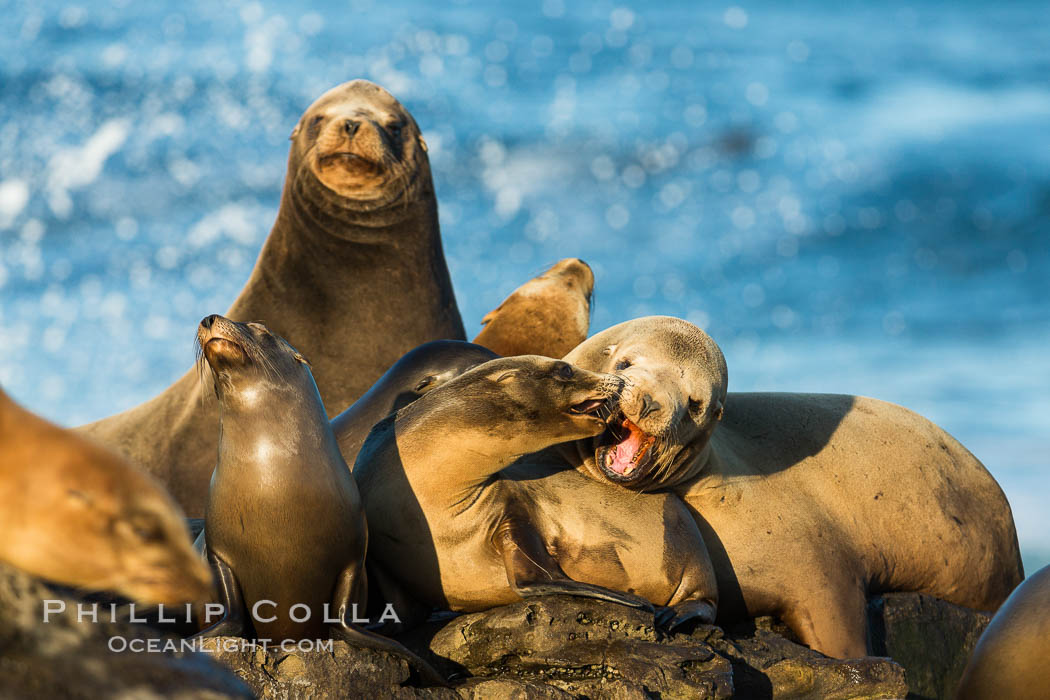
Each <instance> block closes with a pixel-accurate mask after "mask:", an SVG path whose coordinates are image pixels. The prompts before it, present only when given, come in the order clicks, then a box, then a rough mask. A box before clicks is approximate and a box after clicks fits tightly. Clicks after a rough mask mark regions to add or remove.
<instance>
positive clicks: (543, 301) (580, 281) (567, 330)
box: [474, 258, 594, 357]
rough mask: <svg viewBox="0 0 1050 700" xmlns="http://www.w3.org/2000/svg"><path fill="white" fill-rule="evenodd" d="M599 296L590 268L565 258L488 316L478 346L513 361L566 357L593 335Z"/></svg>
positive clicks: (580, 262) (476, 340) (530, 281)
mask: <svg viewBox="0 0 1050 700" xmlns="http://www.w3.org/2000/svg"><path fill="white" fill-rule="evenodd" d="M593 296H594V272H593V271H592V270H591V267H590V265H588V264H587V263H585V262H584V261H583V260H580V259H579V258H565V259H563V260H560V261H558V262H557V263H555V264H554V265H553V266H552V267H551V268H550V269H549V270H547V271H546V272H544V273H543V274H542V275H539V276H538V277H534V278H532V279H531V280H529V281H528V282H526V283H525V284H523V285H521V286H520V287H518V288H517V289H515V290H514V292H513V293H512V294H511V295H510V296H509V297H507V298H506V299H504V300H503V303H501V304H500V305H499V306H498V307H496V308H495V309H493V310H492V311H490V312H488V313H487V314H485V318H483V319H482V320H481V323H482V325H483V326H484V328H482V329H481V332H480V333H479V334H478V336H477V337H476V338H474V342H475V343H477V344H478V345H483V346H485V347H487V348H489V349H490V350H492V351H494V352H495V353H496V354H498V355H503V356H507V357H509V356H511V355H543V356H545V357H561V356H562V355H564V354H565V353H567V352H569V351H570V350H572V349H573V348H574V347H576V346H577V345H579V344H580V343H582V342H583V341H584V339H585V338H586V337H587V330H588V329H589V328H590V325H591V301H592V298H593Z"/></svg>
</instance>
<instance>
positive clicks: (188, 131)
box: [0, 0, 1050, 570]
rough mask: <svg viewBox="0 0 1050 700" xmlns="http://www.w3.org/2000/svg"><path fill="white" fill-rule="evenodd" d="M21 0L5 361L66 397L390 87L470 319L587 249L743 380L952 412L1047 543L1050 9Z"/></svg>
mask: <svg viewBox="0 0 1050 700" xmlns="http://www.w3.org/2000/svg"><path fill="white" fill-rule="evenodd" d="M0 9H2V12H0V349H2V353H0V384H3V386H4V387H6V388H7V390H8V391H9V392H11V393H12V394H13V395H14V396H15V397H16V398H18V399H19V400H20V401H22V402H23V403H25V404H27V405H28V406H30V407H31V408H33V409H35V410H37V411H39V412H41V413H43V414H44V415H46V416H48V417H50V418H52V419H54V420H57V421H59V422H61V423H63V424H66V425H75V424H78V423H81V422H85V421H88V420H92V419H95V418H99V417H102V416H104V415H108V414H110V413H113V412H116V411H118V410H121V409H124V408H127V407H129V406H132V405H135V404H137V403H139V402H141V401H143V400H144V399H147V398H149V397H150V396H153V395H154V394H156V393H157V392H159V391H160V390H162V389H163V388H164V387H165V386H167V385H168V384H169V383H170V382H171V381H172V380H173V379H174V378H175V377H177V376H179V375H180V374H181V373H182V372H183V371H184V370H185V369H186V368H187V367H189V366H190V364H191V362H192V360H193V349H192V338H193V334H194V329H195V325H196V323H197V321H198V319H200V318H201V317H202V316H204V315H206V314H208V313H212V312H221V311H223V310H225V309H226V308H227V306H228V305H229V303H230V302H231V301H232V300H233V298H234V297H235V296H236V293H237V291H238V290H239V289H240V287H241V286H242V284H243V282H244V280H245V279H246V278H247V275H248V272H249V270H250V269H251V266H252V264H253V262H254V259H255V256H256V255H257V253H258V250H259V247H260V245H261V243H262V241H263V239H264V238H265V236H266V234H267V232H268V230H269V227H270V225H271V223H272V221H273V218H274V214H275V212H276V210H277V205H278V197H279V192H280V186H281V183H282V181H283V178H284V168H285V159H286V155H287V145H288V142H287V137H288V134H289V132H290V131H291V129H292V127H293V125H294V124H295V122H296V120H297V118H298V116H299V114H300V113H301V112H302V110H303V109H304V108H305V107H306V106H307V105H308V104H309V103H310V102H311V101H312V100H313V99H314V98H315V97H316V96H317V95H319V94H320V93H321V92H323V91H324V90H326V89H327V88H329V87H331V86H332V85H335V84H337V83H340V82H342V81H344V80H347V79H350V78H354V77H367V78H370V79H372V80H375V81H377V82H379V83H381V84H383V85H385V86H386V87H388V88H389V89H390V90H391V91H392V92H394V93H395V94H396V95H397V96H398V97H399V98H400V99H401V100H402V101H403V102H404V103H405V104H406V105H407V106H408V107H409V108H410V110H411V111H412V112H413V113H414V115H415V116H416V119H417V120H418V122H419V123H420V125H421V127H422V129H423V131H424V134H425V136H426V138H427V141H428V143H429V145H430V155H431V162H432V164H433V169H434V178H435V181H436V185H437V191H438V197H439V201H440V206H441V223H442V230H443V232H444V241H445V250H446V253H447V257H448V262H449V266H450V269H451V272H452V278H453V281H454V284H455V287H456V293H457V296H458V299H459V305H460V309H461V310H462V312H463V318H464V321H465V323H466V325H467V328H468V333H470V332H473V331H476V330H477V329H478V328H479V320H480V318H481V317H482V315H483V314H484V313H485V312H486V311H488V310H489V309H490V308H492V307H493V306H495V305H496V304H497V303H498V302H499V301H500V300H501V299H502V298H503V297H504V296H505V295H506V294H507V293H509V292H510V291H511V290H512V289H513V288H514V287H515V286H517V285H518V284H520V283H521V282H523V281H524V280H526V279H528V278H529V277H531V276H532V275H534V274H536V273H537V272H539V271H540V270H542V269H543V268H544V266H546V265H548V264H550V263H552V262H554V261H555V260H557V259H559V258H562V257H565V256H569V255H578V256H581V257H583V258H584V259H586V260H587V261H588V262H590V263H591V265H592V266H593V267H594V269H595V272H596V275H597V295H598V296H597V301H598V303H597V307H596V309H595V311H594V316H593V326H592V328H594V329H601V328H604V327H607V326H609V325H611V324H613V323H616V322H619V321H621V320H624V319H628V318H632V317H636V316H640V315H643V314H655V313H660V314H672V315H676V316H682V317H684V318H687V319H690V320H692V321H694V322H695V323H697V324H699V325H701V326H703V327H704V328H706V329H707V330H708V332H709V333H710V334H711V335H712V336H713V337H714V338H715V339H716V340H717V341H718V342H719V343H720V344H721V346H722V348H723V349H724V350H725V353H726V356H727V359H728V362H729V368H730V377H731V384H730V387H731V389H735V390H781V391H796V390H797V391H830V392H846V393H858V394H866V395H870V396H875V397H879V398H882V399H887V400H889V401H894V402H897V403H901V404H903V405H905V406H908V407H910V408H912V409H915V410H917V411H919V412H921V413H923V414H924V415H926V416H928V417H930V418H931V419H933V420H934V421H935V422H937V423H939V424H940V425H942V426H944V427H945V428H947V429H948V430H949V431H950V432H951V433H953V434H954V435H955V436H956V437H958V438H959V439H960V440H961V441H962V442H963V443H964V444H965V445H967V446H968V447H969V448H970V449H971V450H972V451H973V452H974V453H975V454H976V455H977V456H978V457H979V458H981V459H982V460H983V461H984V462H985V464H986V465H987V466H988V468H989V469H990V470H991V471H992V472H993V473H994V474H995V476H996V477H997V479H998V480H999V482H1000V483H1001V484H1002V486H1003V488H1004V489H1005V491H1006V493H1007V495H1008V497H1009V498H1010V501H1011V503H1012V505H1013V509H1014V515H1015V517H1016V520H1017V525H1018V530H1019V532H1020V538H1021V543H1022V548H1023V551H1024V555H1025V560H1026V564H1027V567H1028V569H1029V570H1033V568H1034V567H1036V566H1041V565H1043V564H1045V563H1047V562H1050V528H1048V525H1050V508H1048V506H1047V501H1048V500H1050V481H1048V479H1047V474H1046V466H1047V461H1048V455H1050V437H1048V435H1050V430H1048V428H1050V362H1048V359H1047V357H1048V351H1047V348H1048V346H1050V308H1048V303H1047V302H1048V296H1050V292H1048V290H1050V282H1048V279H1050V259H1048V258H1050V256H1048V249H1050V8H1048V6H1047V5H1046V3H1045V2H1018V3H1007V4H1003V3H991V2H989V3H973V2H928V3H922V4H916V5H914V6H911V5H906V4H902V3H900V2H896V1H893V0H891V1H890V2H882V3H852V2H846V3H842V2H836V3H831V2H826V3H823V2H822V3H817V2H796V3H779V2H752V3H747V4H744V5H740V6H731V5H726V4H698V3H692V2H685V1H681V2H660V3H652V2H647V3H644V4H643V3H638V4H636V5H633V6H631V5H627V4H624V3H621V2H615V3H609V2H603V1H600V2H572V3H570V2H567V1H566V2H562V1H561V0H542V1H541V2H529V3H510V4H495V3H460V2H453V3H445V2H442V3H436V2H434V3H432V2H412V3H405V2H392V1H384V2H376V3H371V2H358V1H354V2H313V3H310V2H306V3H297V4H295V5H291V4H289V5H279V4H277V3H255V2H252V3H240V4H237V3H233V4H224V3H213V2H167V3H164V2H148V3H145V2H142V3H132V2H129V1H127V0H118V1H116V2H99V3H85V4H82V5H76V4H72V5H67V4H65V3H61V2H51V1H44V2H40V1H39V0H33V2H24V1H22V0H18V1H16V2H13V3H12V2H4V3H2V7H0Z"/></svg>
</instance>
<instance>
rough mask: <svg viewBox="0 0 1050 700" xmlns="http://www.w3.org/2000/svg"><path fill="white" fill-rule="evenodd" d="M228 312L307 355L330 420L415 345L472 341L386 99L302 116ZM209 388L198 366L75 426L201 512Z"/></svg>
mask: <svg viewBox="0 0 1050 700" xmlns="http://www.w3.org/2000/svg"><path fill="white" fill-rule="evenodd" d="M227 315H228V316H229V317H230V318H233V319H237V320H241V321H253V320H262V321H264V322H265V323H266V324H267V325H268V326H269V327H270V328H271V329H273V331H274V332H275V333H277V334H279V335H281V336H282V337H285V338H288V339H289V340H290V341H291V342H292V343H294V344H295V346H296V347H298V348H300V349H302V351H303V352H304V353H306V354H307V355H308V356H309V357H311V358H312V361H313V367H314V376H315V377H316V379H317V384H318V387H319V388H320V391H321V396H322V398H323V399H324V401H325V405H327V406H328V407H329V409H330V410H331V413H332V414H333V415H335V414H337V413H339V412H340V411H342V410H343V409H345V408H346V407H347V406H349V405H350V404H351V403H352V402H353V401H354V400H356V399H357V398H358V397H359V396H361V394H363V393H364V392H365V391H367V390H368V388H369V387H370V386H371V385H372V383H373V382H375V381H376V380H377V379H378V378H379V377H380V375H382V374H383V372H385V371H386V370H387V369H388V368H389V367H390V365H392V364H393V363H394V362H395V361H396V360H397V359H398V358H399V357H401V356H402V355H403V354H404V353H406V352H408V351H409V350H411V349H412V348H414V347H416V346H418V345H421V344H422V343H425V342H428V341H431V340H437V339H441V338H452V339H458V340H462V339H464V334H463V323H462V321H461V320H460V317H459V311H458V309H457V306H456V300H455V297H454V295H453V292H452V283H451V281H450V279H449V274H448V267H447V266H446V264H445V258H444V254H443V252H442V246H441V235H440V231H439V228H438V215H437V201H436V199H435V197H434V183H433V180H432V178H431V173H430V164H429V161H428V159H427V154H426V144H425V143H424V141H423V137H422V136H421V134H420V131H419V127H418V126H417V125H416V122H415V120H414V119H413V118H412V115H411V114H409V113H408V111H407V110H406V109H405V108H404V107H403V106H402V105H401V104H400V103H399V102H398V101H397V100H396V99H395V98H394V97H393V96H392V95H391V94H390V93H389V92H387V91H386V90H384V89H383V88H381V87H379V86H378V85H375V84H373V83H370V82H368V81H366V80H354V81H351V82H348V83H344V84H343V85H340V86H338V87H335V88H333V89H331V90H329V91H328V92H326V93H325V94H324V95H322V96H321V97H320V98H318V99H317V101H316V102H314V103H313V104H312V105H311V106H310V107H309V109H307V110H306V112H305V113H304V114H303V116H302V117H301V118H300V120H299V123H298V124H297V125H296V127H295V130H294V131H293V132H292V144H291V149H290V151H289V154H288V171H287V176H286V178H285V182H284V190H283V192H282V195H281V206H280V210H279V211H278V212H277V220H276V222H275V223H274V226H273V230H272V231H271V232H270V236H269V237H268V238H267V239H266V243H265V244H264V245H263V248H262V252H261V253H260V254H259V259H258V261H257V262H256V265H255V269H254V270H252V274H251V277H250V279H249V280H248V283H247V284H246V285H245V287H244V289H243V290H242V291H241V293H240V295H239V296H238V297H237V300H236V301H234V303H233V305H232V306H231V307H230V309H229V311H227ZM201 392H202V389H201V386H200V383H199V382H198V381H197V377H196V374H195V372H194V371H192V370H191V371H189V372H187V373H186V374H185V375H184V376H183V377H182V378H181V379H179V380H178V381H177V382H176V383H175V384H173V385H172V386H171V387H169V388H168V389H167V390H166V391H165V392H164V393H162V394H160V395H159V396H157V397H155V398H153V399H152V400H150V401H147V402H146V403H144V404H142V405H140V406H137V407H135V408H132V409H129V410H127V411H125V412H123V413H121V414H118V415H116V416H111V417H109V418H105V419H102V420H100V421H97V422H95V423H91V424H89V425H86V426H82V427H81V428H80V429H81V430H82V431H83V432H85V433H86V434H88V435H90V436H91V437H93V438H95V439H97V440H98V441H100V442H102V443H104V444H106V445H109V446H110V447H113V448H114V449H116V450H117V451H119V452H121V453H123V454H124V455H126V456H128V457H130V458H131V459H132V461H134V462H136V463H138V464H141V465H142V466H143V467H144V468H145V469H146V470H147V471H148V472H150V473H151V474H153V475H154V476H156V477H157V478H158V479H159V480H160V481H161V482H162V483H163V484H164V485H166V486H167V487H168V489H169V490H170V491H171V492H172V494H173V495H174V496H175V499H176V500H177V501H178V502H179V503H180V504H181V505H182V507H183V508H184V509H185V510H186V513H187V514H188V515H189V516H191V517H200V516H201V515H202V513H203V512H204V503H205V501H206V499H207V493H208V479H209V478H210V477H211V470H212V468H213V467H214V458H215V446H216V440H217V438H218V436H217V435H216V434H215V432H214V431H213V430H212V426H213V425H214V424H215V421H216V415H217V406H216V404H215V402H214V401H213V400H211V398H210V397H207V396H204V395H202V393H201Z"/></svg>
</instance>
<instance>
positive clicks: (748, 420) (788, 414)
mask: <svg viewBox="0 0 1050 700" xmlns="http://www.w3.org/2000/svg"><path fill="white" fill-rule="evenodd" d="M565 359H566V361H567V362H572V363H575V364H578V365H580V366H581V367H584V368H587V369H590V370H592V371H597V372H613V373H615V374H616V375H617V376H619V377H621V378H622V379H623V380H624V382H625V388H624V391H623V399H622V401H621V403H620V413H619V414H618V415H616V416H613V417H611V418H610V421H609V425H610V430H608V431H606V433H605V434H603V435H602V436H600V437H599V438H597V439H596V440H588V441H578V442H577V443H576V444H575V445H574V446H573V447H572V448H570V449H565V450H562V453H563V455H564V456H565V458H566V459H568V460H569V462H570V464H572V465H573V466H575V467H576V468H577V469H579V470H580V471H581V472H582V473H583V474H585V475H587V476H589V477H591V478H593V479H596V480H598V481H601V482H604V483H613V484H619V485H620V486H623V487H626V488H627V489H631V490H636V491H659V490H672V491H674V492H675V493H677V494H678V495H679V496H681V497H682V498H683V499H685V501H686V503H687V504H688V505H689V507H690V508H691V509H692V511H693V514H694V516H695V518H696V521H697V524H698V526H699V527H700V530H701V532H703V533H704V537H705V539H706V540H707V548H708V550H709V551H710V552H711V554H712V555H713V557H714V567H715V571H716V573H717V575H718V590H719V595H720V598H719V619H720V620H723V621H731V620H733V619H736V618H740V617H744V616H749V617H753V616H756V615H764V614H775V615H779V616H780V617H781V618H782V619H783V620H784V621H785V622H786V623H787V624H788V625H789V626H790V627H791V628H792V630H794V632H795V633H796V634H797V635H798V637H799V638H800V639H801V640H802V641H803V642H804V643H806V644H808V645H809V646H810V647H812V648H814V649H816V650H818V651H821V652H823V653H824V654H827V655H828V656H835V657H856V656H863V655H865V654H866V653H867V652H868V645H867V622H866V617H865V605H866V600H867V597H868V595H869V594H873V593H879V592H885V591H916V592H923V593H929V594H932V595H935V596H937V597H939V598H943V599H945V600H948V601H951V602H953V603H957V604H959V605H963V606H966V607H969V608H976V609H980V610H994V609H995V608H997V607H998V606H999V604H1000V603H1002V601H1003V600H1004V599H1005V598H1006V596H1007V595H1009V593H1010V591H1011V590H1013V588H1014V586H1016V585H1017V584H1018V582H1020V580H1021V578H1022V577H1023V575H1022V567H1021V558H1020V554H1019V551H1018V546H1017V534H1016V531H1015V530H1014V523H1013V517H1012V515H1011V513H1010V506H1009V504H1008V503H1007V502H1006V498H1005V497H1004V495H1003V492H1002V490H1001V489H1000V488H999V485H998V484H997V483H996V482H995V479H993V478H992V476H991V474H989V473H988V471H987V470H986V469H985V468H984V466H983V465H982V464H981V463H980V462H979V461H978V460H977V459H976V458H975V457H974V456H973V455H972V454H970V453H969V452H968V451H967V450H966V449H965V448H964V447H963V446H962V445H960V444H959V443H958V442H957V441H956V440H954V439H953V438H952V437H951V436H950V435H948V434H947V433H946V432H945V431H943V430H941V429H940V428H938V427H937V426H936V425H934V424H933V423H931V422H930V421H928V420H926V419H925V418H922V417H921V416H918V415H916V414H914V413H912V412H911V411H908V410H906V409H904V408H901V407H900V406H895V405H893V404H889V403H885V402H883V401H877V400H875V399H869V398H863V397H859V396H839V395H831V394H787V393H747V394H735V393H734V394H727V393H726V388H727V384H728V374H727V370H726V364H725V359H724V358H723V356H722V352H721V350H719V348H718V346H717V345H716V344H715V342H714V341H713V340H711V338H710V337H708V336H707V334H706V333H704V332H703V331H702V330H700V329H699V328H697V327H696V326H694V325H692V324H690V323H687V322H686V321H682V320H680V319H675V318H667V317H650V318H643V319H638V320H635V321H628V322H626V323H621V324H620V325H617V326H613V327H612V328H610V329H608V330H606V331H603V332H601V333H598V334H597V335H595V336H593V337H591V338H589V339H588V340H587V341H586V342H584V343H583V344H581V345H580V346H579V347H577V348H575V349H574V350H573V351H572V352H570V353H569V354H568V355H567V356H566V358H565Z"/></svg>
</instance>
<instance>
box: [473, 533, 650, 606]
mask: <svg viewBox="0 0 1050 700" xmlns="http://www.w3.org/2000/svg"><path fill="white" fill-rule="evenodd" d="M493 543H494V544H495V545H496V549H498V550H499V551H500V553H501V554H502V555H503V565H504V567H506V569H507V581H508V582H509V583H510V587H511V588H512V589H514V592H515V593H517V594H518V595H519V596H521V597H522V598H529V597H534V596H541V595H574V596H581V597H584V598H596V599H598V600H607V601H609V602H610V603H619V604H620V605H626V606H628V607H631V608H641V609H642V610H646V611H648V612H653V605H652V603H650V602H649V601H647V600H645V599H644V598H641V597H639V596H636V595H631V594H630V593H621V592H619V591H614V590H611V589H608V588H602V587H601V586H595V585H594V584H590V583H583V582H581V581H574V580H572V579H571V578H569V577H568V576H567V575H566V574H565V572H564V571H562V569H561V567H560V566H559V565H558V562H556V561H555V560H554V557H552V556H551V555H550V554H549V553H548V552H547V548H546V547H545V546H544V545H543V541H542V540H541V539H540V536H539V533H537V532H536V531H535V530H534V529H533V528H532V527H531V526H529V525H524V526H523V525H520V524H518V523H515V522H514V521H513V520H511V519H506V520H504V521H503V522H501V523H500V524H499V526H498V527H497V528H496V534H495V537H494V538H493Z"/></svg>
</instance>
